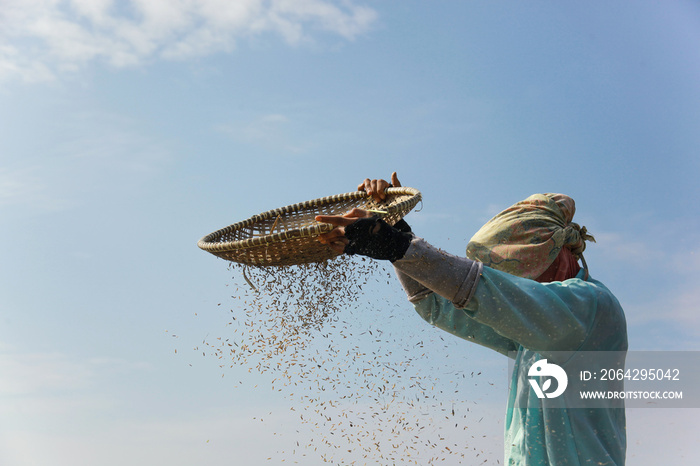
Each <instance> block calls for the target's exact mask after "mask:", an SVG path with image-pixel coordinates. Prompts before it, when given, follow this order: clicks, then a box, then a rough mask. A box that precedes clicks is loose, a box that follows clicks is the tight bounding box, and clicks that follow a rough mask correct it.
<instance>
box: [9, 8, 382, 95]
mask: <svg viewBox="0 0 700 466" xmlns="http://www.w3.org/2000/svg"><path fill="white" fill-rule="evenodd" d="M376 18H377V13H376V12H375V11H374V10H373V9H371V8H369V7H366V6H362V5H357V4H355V3H354V2H353V1H333V0H237V1H235V2H231V1H225V0H128V1H124V2H116V1H114V0H66V1H60V0H4V1H3V2H2V8H0V78H3V77H9V76H19V77H21V78H22V79H24V80H26V81H42V80H48V79H53V78H55V77H56V76H57V75H60V74H61V73H63V72H71V71H76V70H79V69H81V68H82V67H83V66H85V65H87V64H88V63H90V62H93V61H100V62H105V63H108V64H109V65H111V66H114V67H126V66H135V65H139V64H142V63H144V62H149V61H152V60H157V59H168V60H179V59H188V58H192V57H201V56H206V55H210V54H213V53H217V52H227V51H230V50H232V49H233V48H234V47H235V46H236V43H237V41H238V40H240V39H242V38H246V37H251V36H254V35H259V34H263V33H270V32H272V33H275V34H277V35H279V36H281V37H282V39H283V40H284V41H285V42H286V43H288V44H290V45H295V44H299V43H301V42H304V41H308V40H313V37H314V35H316V34H319V33H321V34H323V33H326V34H332V35H335V36H338V37H340V38H343V39H345V40H354V39H355V38H356V37H357V36H359V35H361V34H363V33H365V32H366V31H367V30H368V29H369V28H370V27H371V26H372V24H373V23H374V22H375V21H376Z"/></svg>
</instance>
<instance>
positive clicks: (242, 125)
mask: <svg viewBox="0 0 700 466" xmlns="http://www.w3.org/2000/svg"><path fill="white" fill-rule="evenodd" d="M303 125H304V122H303V121H300V120H299V119H298V118H290V117H288V116H286V115H283V114H279V113H271V114H267V115H261V116H259V117H256V118H253V119H251V120H245V121H236V122H229V123H225V124H221V125H218V126H216V127H215V130H216V131H218V132H220V133H223V134H225V135H226V136H228V137H230V138H231V139H233V140H235V141H237V142H241V143H244V144H248V145H252V146H257V147H261V148H264V149H268V150H272V151H275V152H279V153H282V154H285V153H286V154H289V153H292V154H301V153H304V152H307V151H308V150H309V149H310V148H311V147H312V146H313V143H312V142H305V141H303V140H301V138H302V137H301V136H299V134H306V132H305V131H298V130H297V129H298V128H299V127H300V126H302V127H303Z"/></svg>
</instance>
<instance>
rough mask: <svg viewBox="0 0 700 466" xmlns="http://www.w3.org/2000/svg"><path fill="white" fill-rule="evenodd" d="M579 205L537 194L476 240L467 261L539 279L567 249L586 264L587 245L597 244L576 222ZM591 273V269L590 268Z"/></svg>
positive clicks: (478, 234)
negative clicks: (584, 256) (561, 252)
mask: <svg viewBox="0 0 700 466" xmlns="http://www.w3.org/2000/svg"><path fill="white" fill-rule="evenodd" d="M575 212H576V205H575V203H574V200H573V199H571V198H570V197H569V196H566V195H564V194H533V195H532V196H530V197H528V198H527V199H525V200H524V201H520V202H518V203H517V204H515V205H513V206H511V207H509V208H508V209H506V210H504V211H503V212H501V213H500V214H498V215H496V216H495V217H494V218H492V219H491V220H489V221H488V222H487V223H486V225H484V226H483V227H481V229H480V230H479V231H477V232H476V234H475V235H474V236H473V237H472V239H471V240H470V241H469V244H468V245H467V257H469V258H470V259H472V260H477V261H479V262H483V263H484V265H486V266H489V267H492V268H494V269H497V270H500V271H503V272H507V273H510V274H512V275H516V276H518V277H524V278H531V279H535V278H537V277H539V276H540V275H541V274H542V273H543V272H544V271H545V270H547V268H548V267H549V266H550V265H552V263H553V262H554V259H556V258H557V255H558V254H559V251H561V249H562V248H564V247H566V248H569V249H571V252H573V253H574V255H575V256H576V257H577V258H580V259H581V260H582V261H583V265H584V268H586V262H585V260H583V255H582V253H583V251H584V249H586V243H585V242H586V241H594V242H595V239H594V238H593V236H591V235H589V234H588V232H587V231H586V227H583V228H581V227H580V226H579V225H577V224H576V223H573V222H572V219H573V218H574V213H575ZM586 271H587V268H586Z"/></svg>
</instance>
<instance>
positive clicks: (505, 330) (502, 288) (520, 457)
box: [316, 173, 627, 466]
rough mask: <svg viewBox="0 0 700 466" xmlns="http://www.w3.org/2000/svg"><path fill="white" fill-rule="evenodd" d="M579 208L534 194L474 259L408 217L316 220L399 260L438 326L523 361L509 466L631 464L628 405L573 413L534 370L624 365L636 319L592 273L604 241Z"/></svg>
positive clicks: (403, 276)
mask: <svg viewBox="0 0 700 466" xmlns="http://www.w3.org/2000/svg"><path fill="white" fill-rule="evenodd" d="M392 185H393V186H400V183H399V180H398V178H397V176H396V173H394V174H392V180H391V183H389V182H387V181H385V180H380V179H375V180H369V179H367V180H365V181H364V182H363V183H361V184H360V186H359V187H358V189H359V190H364V191H366V192H367V193H368V194H371V195H372V196H373V197H374V198H375V199H376V200H378V201H380V200H382V199H383V198H384V197H385V194H384V191H385V189H386V188H387V187H389V186H392ZM575 210H576V208H575V204H574V201H573V199H571V198H570V197H568V196H566V195H563V194H535V195H532V196H530V197H528V198H527V199H525V200H523V201H521V202H518V203H516V204H515V205H513V206H511V207H509V208H508V209H506V210H504V211H503V212H501V213H499V214H498V215H496V216H495V217H494V218H493V219H491V220H490V221H489V222H487V223H486V224H485V225H484V226H483V227H482V228H481V229H480V230H479V231H478V232H477V233H476V234H475V235H474V236H473V237H472V239H471V240H470V241H469V244H468V245H467V251H466V255H467V257H457V256H453V255H451V254H448V253H446V252H444V251H441V250H439V249H437V248H435V247H433V246H431V245H430V244H429V243H427V242H426V241H425V240H424V239H422V238H419V237H417V236H415V235H413V233H411V229H410V227H409V226H408V225H407V224H406V222H405V221H403V220H402V221H400V222H399V223H397V224H396V225H395V226H393V227H392V226H390V225H388V224H387V223H385V222H384V221H383V220H380V219H378V218H376V217H371V216H370V214H369V213H368V212H366V211H364V210H361V209H354V210H353V211H351V212H349V213H347V214H345V215H343V216H325V215H321V216H318V217H317V218H316V219H317V220H318V221H320V222H325V223H330V224H332V225H334V226H336V227H337V228H334V229H333V230H332V231H331V232H329V233H326V234H324V235H321V237H320V238H319V240H320V241H321V242H322V243H325V244H328V245H329V246H330V247H331V248H333V249H335V250H336V251H338V252H341V253H342V252H344V253H347V254H361V255H365V256H368V257H372V258H375V259H379V260H389V261H391V262H392V263H393V266H394V268H395V270H396V274H397V276H398V278H399V281H400V282H401V284H402V286H403V288H404V289H405V291H406V293H407V295H408V299H409V301H410V302H411V303H412V304H413V305H414V307H415V309H416V311H417V312H418V314H419V315H420V316H421V317H422V318H423V319H425V320H426V321H427V322H429V323H430V324H432V325H434V326H436V327H439V328H441V329H443V330H445V331H447V332H449V333H452V334H454V335H456V336H458V337H461V338H464V339H466V340H470V341H473V342H475V343H478V344H480V345H483V346H486V347H488V348H491V349H494V350H496V351H498V352H499V353H502V354H504V355H506V356H510V357H512V358H514V359H515V365H514V370H513V374H512V380H511V388H510V394H509V398H508V408H507V413H506V422H505V458H506V464H511V465H576V466H579V465H596V466H599V465H609V466H612V465H615V466H620V465H624V463H625V449H626V434H625V411H624V404H623V403H622V402H618V403H617V404H608V405H605V406H604V407H602V408H600V407H595V408H590V407H572V405H574V403H572V402H571V401H572V398H571V397H572V396H574V395H573V394H569V393H566V392H565V394H564V395H562V396H556V397H551V398H550V397H549V396H551V395H553V394H552V393H549V394H545V393H544V392H545V391H546V388H547V387H546V386H545V387H544V388H542V387H539V386H538V385H537V384H536V383H534V382H533V378H532V376H531V375H529V370H530V368H533V366H534V367H542V364H545V365H547V364H550V365H551V364H552V363H555V364H556V365H559V366H563V367H567V364H573V363H572V362H571V361H572V360H574V359H575V358H576V355H579V356H580V355H585V354H586V352H590V351H605V352H611V353H605V354H612V355H613V356H612V358H613V361H610V359H609V358H608V362H610V363H611V364H616V365H617V366H618V367H622V365H623V364H624V358H625V354H626V351H627V329H626V322H625V316H624V313H623V310H622V308H621V307H620V304H619V303H618V301H617V299H616V298H615V297H614V296H613V294H612V293H611V292H610V291H609V290H608V289H607V288H606V287H605V286H604V285H603V284H602V283H600V282H599V281H597V280H594V279H593V278H591V277H590V276H589V275H588V270H587V267H586V264H585V261H583V256H582V252H583V250H584V249H585V246H586V241H589V240H591V241H592V240H593V237H592V236H590V235H588V234H587V233H586V229H585V227H584V228H580V227H579V226H578V225H577V224H576V223H573V222H572V219H573V216H574V212H575ZM579 259H580V260H581V261H582V262H583V265H584V267H583V268H582V267H581V266H580V265H579V263H578V260H579ZM588 354H590V353H588ZM599 354H601V353H599ZM547 360H549V363H548V362H547ZM558 382H559V384H561V380H558ZM610 383H611V384H612V385H611V386H609V387H608V388H615V389H620V388H621V386H620V385H621V382H610ZM562 388H565V386H562ZM557 391H560V390H557Z"/></svg>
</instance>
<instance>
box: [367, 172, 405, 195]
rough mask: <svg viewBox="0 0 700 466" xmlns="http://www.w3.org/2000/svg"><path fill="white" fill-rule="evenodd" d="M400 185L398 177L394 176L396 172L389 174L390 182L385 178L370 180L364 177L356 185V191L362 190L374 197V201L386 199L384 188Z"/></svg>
mask: <svg viewBox="0 0 700 466" xmlns="http://www.w3.org/2000/svg"><path fill="white" fill-rule="evenodd" d="M400 186H401V182H400V181H399V177H398V176H396V172H394V173H392V174H391V183H390V182H388V181H386V180H370V179H369V178H367V179H365V181H363V182H362V183H360V184H359V186H357V190H358V191H364V192H366V193H367V194H369V195H370V196H372V197H373V198H374V200H375V201H376V202H381V201H383V200H384V199H386V193H385V192H384V191H386V188H390V187H394V188H398V187H400Z"/></svg>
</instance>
